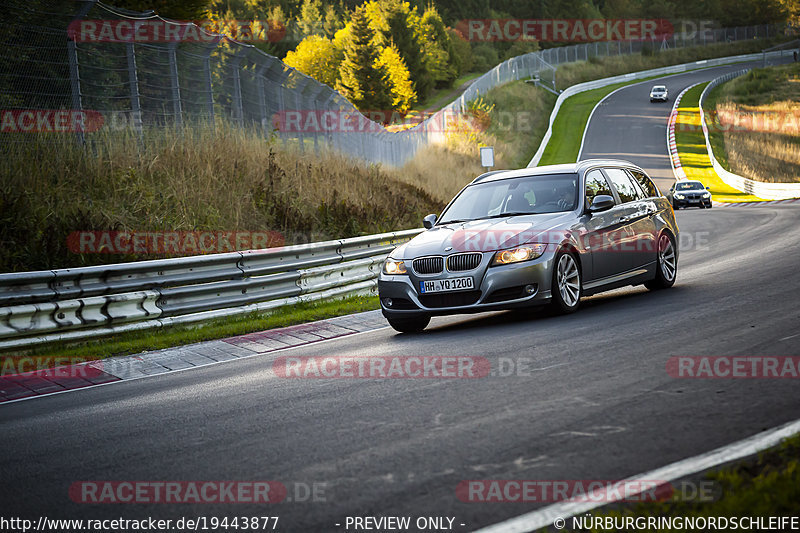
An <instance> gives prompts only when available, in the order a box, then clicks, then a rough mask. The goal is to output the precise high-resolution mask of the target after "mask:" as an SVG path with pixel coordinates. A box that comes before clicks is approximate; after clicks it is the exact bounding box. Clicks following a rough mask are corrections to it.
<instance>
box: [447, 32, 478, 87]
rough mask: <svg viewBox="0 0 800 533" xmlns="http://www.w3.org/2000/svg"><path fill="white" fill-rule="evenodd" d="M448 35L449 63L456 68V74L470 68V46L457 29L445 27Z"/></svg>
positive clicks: (467, 70) (460, 73)
mask: <svg viewBox="0 0 800 533" xmlns="http://www.w3.org/2000/svg"><path fill="white" fill-rule="evenodd" d="M447 33H448V34H449V35H450V41H449V42H450V47H449V48H448V49H447V53H448V54H449V55H450V63H452V64H453V66H454V67H455V68H456V72H457V73H458V76H461V75H462V74H464V73H466V72H469V71H470V70H472V47H471V46H470V45H469V43H468V42H467V40H466V39H464V36H463V35H462V34H461V32H459V31H458V30H454V29H453V28H447Z"/></svg>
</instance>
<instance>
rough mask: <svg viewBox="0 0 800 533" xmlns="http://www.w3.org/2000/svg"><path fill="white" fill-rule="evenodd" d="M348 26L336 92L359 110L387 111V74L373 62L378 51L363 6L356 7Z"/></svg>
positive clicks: (376, 58)
mask: <svg viewBox="0 0 800 533" xmlns="http://www.w3.org/2000/svg"><path fill="white" fill-rule="evenodd" d="M348 26H349V38H348V39H347V41H346V44H345V48H344V59H343V60H342V64H341V67H340V69H339V72H340V78H339V81H338V82H337V83H336V89H337V90H338V91H339V92H340V93H342V95H343V96H344V97H345V98H347V99H348V100H350V102H352V103H353V105H355V106H356V107H357V108H358V109H360V110H362V111H366V110H375V109H379V110H383V109H387V108H389V107H390V106H391V104H392V95H391V93H390V86H391V82H390V80H389V73H388V72H387V71H386V68H385V67H383V66H382V65H380V64H379V63H378V61H377V60H378V58H379V57H380V52H381V51H380V48H379V46H378V44H377V43H376V42H375V31H374V30H373V29H372V28H371V27H370V25H369V20H368V19H367V14H366V9H365V8H364V6H360V7H358V8H356V10H355V12H354V13H353V18H352V21H351V22H350V24H349V25H348Z"/></svg>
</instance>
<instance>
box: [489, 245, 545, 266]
mask: <svg viewBox="0 0 800 533" xmlns="http://www.w3.org/2000/svg"><path fill="white" fill-rule="evenodd" d="M546 249H547V245H546V244H530V245H528V246H520V247H519V248H513V249H511V250H501V251H499V252H497V253H496V254H494V260H493V261H492V265H508V264H510V263H519V262H521V261H530V260H531V259H536V258H537V257H539V256H541V255H542V254H543V253H544V251H545V250H546Z"/></svg>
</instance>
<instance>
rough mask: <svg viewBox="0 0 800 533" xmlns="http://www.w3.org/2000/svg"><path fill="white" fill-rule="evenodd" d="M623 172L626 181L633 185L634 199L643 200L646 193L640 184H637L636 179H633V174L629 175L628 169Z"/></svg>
mask: <svg viewBox="0 0 800 533" xmlns="http://www.w3.org/2000/svg"><path fill="white" fill-rule="evenodd" d="M625 173H626V174H627V175H628V181H630V182H631V185H632V186H633V190H634V191H636V199H637V200H644V199H645V198H647V193H645V192H644V189H642V186H641V185H639V182H638V181H636V180H635V179H633V176H631V173H630V171H627V170H626V172H625Z"/></svg>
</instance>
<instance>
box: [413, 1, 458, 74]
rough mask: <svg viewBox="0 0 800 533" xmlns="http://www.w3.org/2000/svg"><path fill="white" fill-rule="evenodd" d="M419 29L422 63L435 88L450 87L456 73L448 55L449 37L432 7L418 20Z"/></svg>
mask: <svg viewBox="0 0 800 533" xmlns="http://www.w3.org/2000/svg"><path fill="white" fill-rule="evenodd" d="M420 29H421V34H422V41H423V42H424V43H425V45H424V48H423V49H424V55H423V61H424V63H425V68H426V69H427V70H428V72H430V75H431V78H432V79H433V83H434V85H435V86H436V87H451V86H452V85H453V82H454V81H455V79H456V78H457V77H458V71H457V69H456V67H455V65H454V64H453V62H452V60H451V56H450V54H449V53H448V49H449V48H450V35H449V34H448V33H447V26H445V24H444V21H442V17H441V16H439V12H438V11H436V8H435V7H434V6H433V5H429V6H428V7H427V9H425V12H424V13H423V14H422V17H421V18H420Z"/></svg>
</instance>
